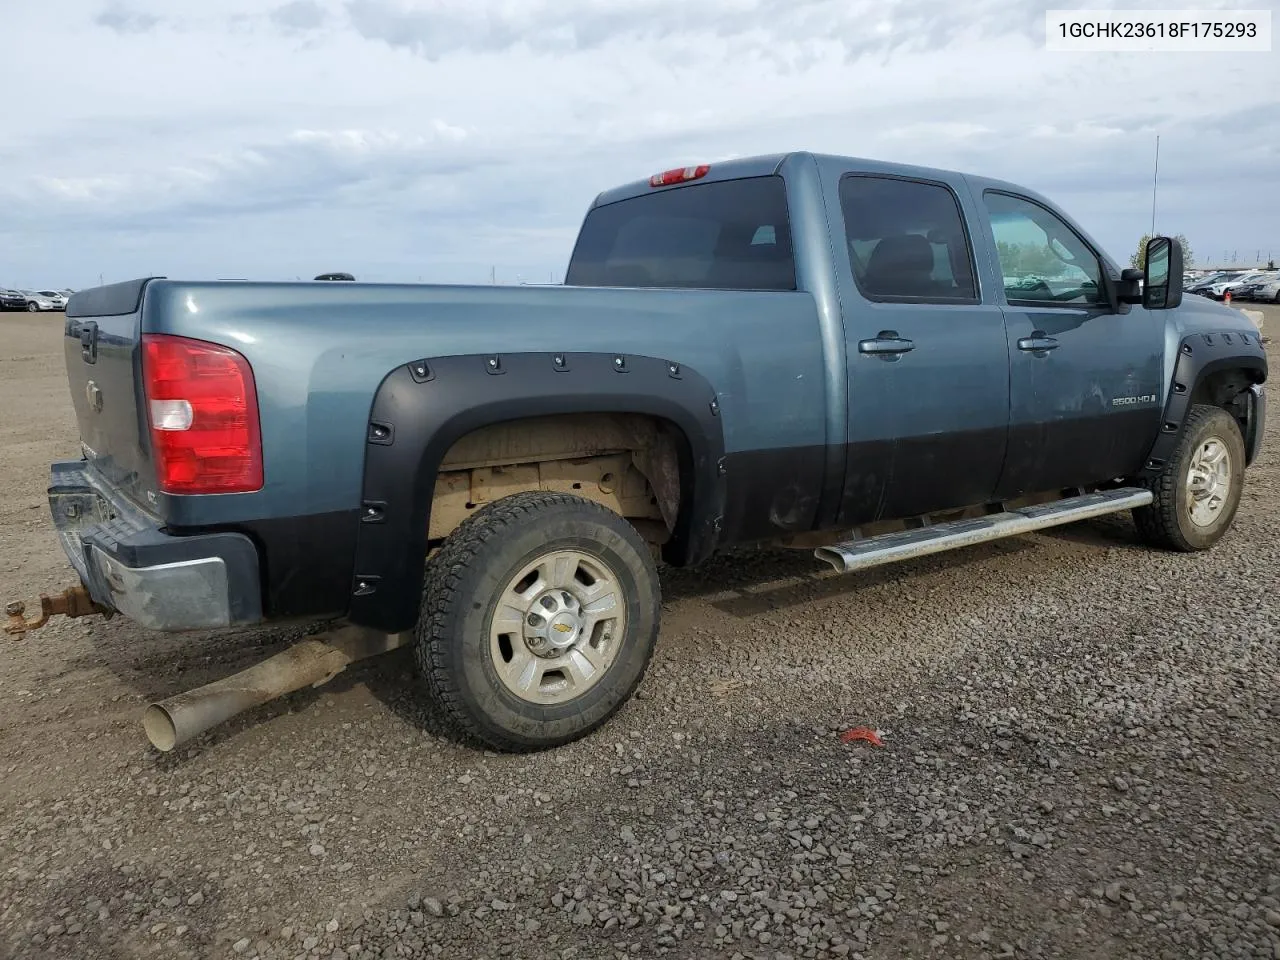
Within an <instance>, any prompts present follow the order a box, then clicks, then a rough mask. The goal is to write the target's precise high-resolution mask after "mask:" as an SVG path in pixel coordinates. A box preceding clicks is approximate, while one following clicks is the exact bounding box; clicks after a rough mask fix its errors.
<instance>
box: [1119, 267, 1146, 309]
mask: <svg viewBox="0 0 1280 960" xmlns="http://www.w3.org/2000/svg"><path fill="white" fill-rule="evenodd" d="M1143 277H1144V274H1143V272H1142V271H1141V270H1135V269H1134V268H1133V267H1125V268H1124V269H1123V270H1121V271H1120V280H1119V281H1118V282H1117V283H1116V300H1118V301H1119V302H1120V303H1142V284H1143Z"/></svg>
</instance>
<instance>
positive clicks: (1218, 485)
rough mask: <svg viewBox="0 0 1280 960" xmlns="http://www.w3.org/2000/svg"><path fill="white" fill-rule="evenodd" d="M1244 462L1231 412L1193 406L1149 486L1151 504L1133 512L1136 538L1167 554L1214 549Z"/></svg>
mask: <svg viewBox="0 0 1280 960" xmlns="http://www.w3.org/2000/svg"><path fill="white" fill-rule="evenodd" d="M1244 460H1245V450H1244V438H1243V437H1242V436H1241V435H1240V427H1239V425H1238V424H1237V423H1236V421H1235V419H1234V418H1233V417H1232V416H1231V414H1229V413H1227V411H1225V410H1223V409H1222V408H1221V407H1214V406H1209V405H1206V404H1197V405H1195V406H1193V407H1192V408H1191V412H1190V413H1189V414H1187V421H1186V423H1185V424H1184V425H1183V429H1182V437H1181V439H1180V440H1179V441H1178V446H1177V448H1176V449H1175V451H1174V454H1173V456H1172V457H1171V458H1170V459H1169V462H1168V463H1167V464H1166V465H1165V467H1164V470H1163V471H1162V472H1161V474H1160V475H1159V476H1158V477H1157V478H1156V481H1155V483H1154V484H1152V487H1151V491H1152V493H1154V494H1155V501H1154V502H1153V503H1152V504H1151V505H1150V506H1147V507H1140V508H1138V509H1137V510H1134V511H1133V517H1134V522H1135V524H1136V526H1137V528H1138V533H1139V535H1140V536H1141V537H1142V539H1143V540H1144V541H1146V542H1147V543H1149V544H1151V545H1152V546H1159V547H1165V548H1167V549H1171V550H1184V551H1191V550H1206V549H1208V548H1209V547H1211V546H1213V545H1214V544H1215V543H1217V542H1218V541H1219V540H1221V539H1222V537H1223V536H1224V535H1225V534H1226V532H1227V530H1228V529H1230V527H1231V523H1232V521H1233V520H1234V519H1235V515H1236V510H1237V508H1238V507H1239V506H1240V494H1241V492H1242V491H1243V489H1244Z"/></svg>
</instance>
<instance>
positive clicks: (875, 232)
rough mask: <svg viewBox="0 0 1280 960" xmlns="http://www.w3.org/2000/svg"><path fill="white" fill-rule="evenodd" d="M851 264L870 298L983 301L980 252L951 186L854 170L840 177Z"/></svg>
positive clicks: (855, 275)
mask: <svg viewBox="0 0 1280 960" xmlns="http://www.w3.org/2000/svg"><path fill="white" fill-rule="evenodd" d="M840 208H841V211H842V212H843V214H844V229H845V240H846V244H847V247H848V253H849V265H850V267H852V269H853V277H854V280H855V281H856V282H857V284H858V289H859V290H860V291H861V293H862V295H863V296H864V297H866V298H867V299H869V300H887V301H907V302H923V303H977V302H978V292H977V289H978V288H977V284H976V283H975V282H974V270H973V252H972V250H971V248H970V245H969V237H968V235H967V233H966V232H965V228H964V218H963V217H962V216H961V213H960V204H959V203H958V202H957V201H956V198H955V194H953V193H952V192H951V190H950V188H948V187H946V186H943V185H942V184H938V183H925V182H923V181H920V180H902V179H899V178H896V177H882V176H866V175H862V174H850V175H848V176H845V177H843V178H841V180H840Z"/></svg>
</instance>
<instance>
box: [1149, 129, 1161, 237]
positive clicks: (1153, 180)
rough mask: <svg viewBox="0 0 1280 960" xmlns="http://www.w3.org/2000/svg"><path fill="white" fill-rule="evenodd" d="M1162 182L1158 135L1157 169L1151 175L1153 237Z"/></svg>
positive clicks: (1158, 136) (1157, 138)
mask: <svg viewBox="0 0 1280 960" xmlns="http://www.w3.org/2000/svg"><path fill="white" fill-rule="evenodd" d="M1159 182H1160V134H1158V133H1157V134H1156V167H1155V170H1154V171H1153V172H1152V174H1151V236H1153V237H1154V236H1155V235H1156V186H1157V185H1158V184H1159Z"/></svg>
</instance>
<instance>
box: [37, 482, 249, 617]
mask: <svg viewBox="0 0 1280 960" xmlns="http://www.w3.org/2000/svg"><path fill="white" fill-rule="evenodd" d="M49 509H50V512H51V513H52V515H53V522H54V526H56V527H57V530H58V538H59V539H60V540H61V542H62V549H63V551H64V552H65V553H66V555H67V559H68V560H69V561H70V562H71V565H72V566H73V567H74V568H75V570H76V573H78V574H79V575H80V579H81V581H82V582H83V583H84V585H85V587H86V588H87V589H88V591H89V594H90V595H91V596H92V597H93V599H94V600H95V601H97V602H98V603H100V604H102V605H103V606H105V607H110V608H111V609H113V610H116V611H118V612H119V613H121V614H122V615H124V616H125V617H128V618H129V619H130V620H133V621H135V622H136V623H138V624H140V625H142V626H144V627H146V628H148V629H150V630H161V631H169V632H178V631H183V630H208V629H216V628H219V627H230V626H239V625H244V624H251V623H257V622H259V621H261V620H262V593H261V587H260V580H259V576H258V551H257V548H256V547H255V546H254V543H253V541H252V540H250V539H249V538H248V537H246V536H244V535H243V534H240V533H207V534H197V535H192V536H181V537H175V536H172V535H171V534H167V533H165V532H164V530H163V528H162V527H161V525H160V522H159V521H158V520H157V519H156V518H154V517H151V516H149V515H148V514H146V513H145V512H143V511H141V510H139V509H138V508H137V507H136V506H134V505H133V504H132V503H130V502H129V501H127V500H125V499H124V498H123V497H121V496H120V495H119V494H118V493H116V492H115V491H113V490H112V489H111V488H110V487H109V486H108V485H107V484H106V483H104V482H103V481H102V479H101V478H100V477H99V476H98V475H97V474H96V473H95V472H94V471H93V470H91V469H90V468H89V467H88V465H87V464H86V462H85V461H83V460H68V461H61V462H58V463H55V464H53V466H52V476H51V482H50V485H49Z"/></svg>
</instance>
